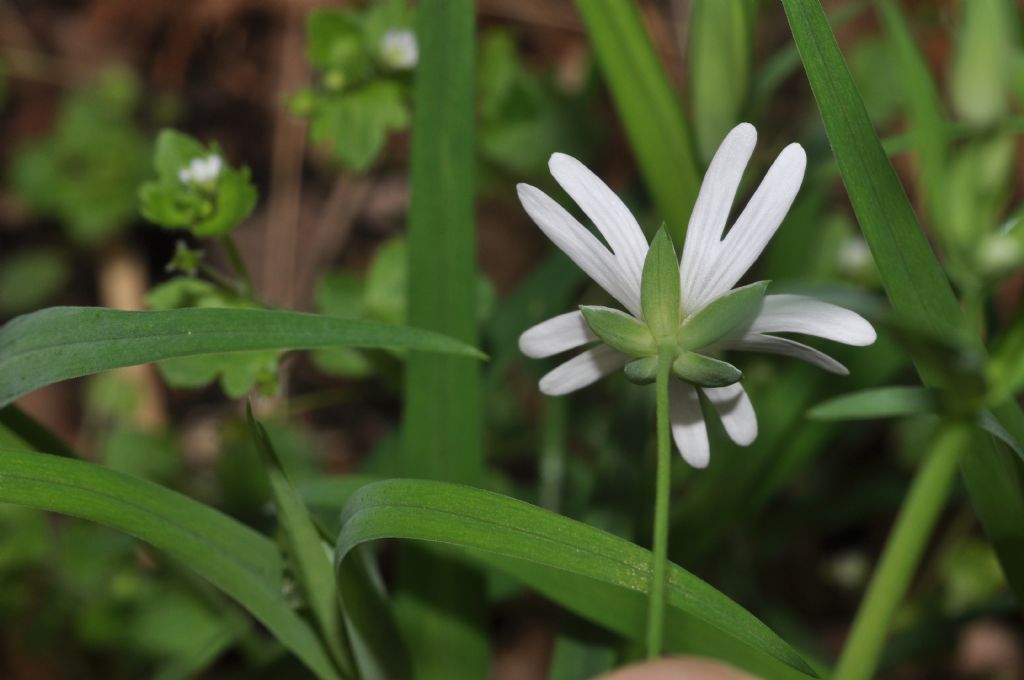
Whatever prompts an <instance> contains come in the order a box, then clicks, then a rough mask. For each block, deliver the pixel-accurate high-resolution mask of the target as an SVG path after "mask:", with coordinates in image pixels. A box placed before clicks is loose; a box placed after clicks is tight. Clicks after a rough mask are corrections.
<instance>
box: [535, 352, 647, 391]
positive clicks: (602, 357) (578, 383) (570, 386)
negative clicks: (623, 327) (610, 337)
mask: <svg viewBox="0 0 1024 680" xmlns="http://www.w3.org/2000/svg"><path fill="white" fill-rule="evenodd" d="M627 361H629V357H627V356H626V355H625V354H622V353H621V352H617V351H615V350H614V349H612V348H611V347H609V346H608V345H598V346H597V347H594V348H593V349H588V350H587V351H585V352H582V353H580V354H578V355H576V356H574V357H573V358H572V359H569V360H568V361H566V362H565V363H563V364H560V365H559V366H557V367H556V368H555V369H553V370H551V371H550V372H548V373H547V374H546V375H545V376H544V377H543V378H541V379H540V391H541V392H543V393H544V394H547V395H550V396H552V397H558V396H561V395H563V394H569V393H570V392H575V391H576V390H579V389H583V388H584V387H586V386H587V385H592V384H593V383H595V382H597V381H598V380H600V379H601V378H603V377H604V376H606V375H608V374H609V373H611V372H612V371H615V370H617V369H620V368H622V367H623V366H625V365H626V362H627Z"/></svg>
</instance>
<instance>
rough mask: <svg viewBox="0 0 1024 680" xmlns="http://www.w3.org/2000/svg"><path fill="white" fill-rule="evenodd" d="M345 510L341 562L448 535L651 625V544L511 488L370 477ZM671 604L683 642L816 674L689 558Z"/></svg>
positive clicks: (633, 627) (775, 669)
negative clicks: (398, 542)
mask: <svg viewBox="0 0 1024 680" xmlns="http://www.w3.org/2000/svg"><path fill="white" fill-rule="evenodd" d="M342 520H343V524H342V530H341V533H340V535H339V537H338V542H337V545H336V558H335V564H336V566H337V565H341V564H343V563H344V560H345V557H346V555H347V554H348V552H349V551H350V550H352V549H353V548H355V547H356V546H359V545H361V544H363V543H366V542H367V541H373V540H378V539H383V538H406V539H414V540H418V541H428V542H432V543H442V544H446V545H448V546H452V547H455V548H458V549H459V550H460V551H463V552H464V553H465V554H467V555H469V556H471V557H472V559H474V560H476V561H482V562H483V563H485V564H487V565H488V566H490V567H492V568H496V569H500V570H504V571H506V572H508V573H509V574H511V575H512V576H514V577H515V578H517V579H520V580H522V581H524V582H525V583H526V584H527V585H530V586H531V587H533V588H535V589H537V590H539V591H540V592H542V593H544V594H545V595H547V596H548V597H551V598H552V599H553V600H555V601H556V602H559V603H561V604H563V605H565V606H566V607H568V608H570V609H573V610H575V611H577V613H580V614H581V615H583V616H586V617H588V618H591V619H593V620H595V621H597V622H598V623H600V624H602V625H605V626H608V627H610V628H611V629H612V630H615V631H617V632H620V633H623V634H626V635H629V636H631V637H633V638H640V637H642V635H643V630H644V612H645V601H646V600H645V597H646V592H647V588H648V586H649V581H650V577H649V573H648V571H649V569H650V564H651V560H650V553H649V552H648V551H647V550H644V549H643V548H640V547H639V546H636V545H634V544H632V543H629V542H628V541H625V540H623V539H621V538H618V537H616V536H613V535H612V534H608V533H606V532H604V531H601V530H599V529H595V528H594V527H591V526H588V525H585V524H582V523H580V522H576V521H574V520H571V519H568V518H566V517H562V516H560V515H556V514H554V513H551V512H548V511H546V510H543V509H541V508H538V507H536V506H533V505H530V504H528V503H524V502H522V501H518V500H515V499H513V498H509V497H507V496H502V495H499V494H495V493H491V492H488V491H482V490H479V489H472V488H469V487H464V486H459V485H454V484H445V483H441V482H431V481H426V480H389V481H385V482H378V483H376V484H372V485H370V486H366V487H363V488H362V489H360V490H359V491H358V492H356V493H355V494H354V495H353V497H352V498H351V500H350V501H349V503H348V505H347V506H346V508H345V511H344V513H343V515H342ZM668 604H669V607H670V610H671V613H670V617H669V622H668V623H667V625H666V631H667V633H668V636H669V638H670V640H669V645H670V646H671V647H672V648H673V649H676V650H682V649H687V650H689V651H693V652H703V653H706V654H710V655H714V656H718V657H725V658H728V659H730V660H731V661H733V662H734V663H739V664H741V665H745V666H747V667H748V668H751V669H752V670H754V672H757V673H758V674H759V675H763V676H765V677H773V678H785V677H798V678H805V677H807V676H808V675H810V676H813V675H814V674H813V672H812V671H811V669H810V668H809V667H808V666H807V664H806V663H805V662H804V661H803V660H802V659H801V657H800V656H799V655H798V654H797V653H796V652H795V651H793V650H792V649H791V648H790V647H789V646H788V645H786V643H785V642H783V641H782V640H781V639H780V638H779V637H778V636H776V635H775V634H774V633H773V632H772V631H771V630H770V629H768V628H767V627H766V626H765V625H764V624H762V623H761V622H760V621H758V620H757V619H756V618H754V616H753V615H751V614H750V613H749V612H747V611H746V610H744V609H743V608H742V607H741V606H740V605H738V604H736V603H735V602H733V601H732V600H730V599H729V598H727V597H726V596H725V595H723V594H721V593H720V592H718V591H717V590H715V589H714V588H712V587H711V586H709V585H708V584H706V583H704V582H703V581H701V580H700V579H698V578H697V577H696V576H694V575H692V574H690V573H688V572H687V571H685V570H683V569H681V568H679V567H673V568H672V570H671V574H670V576H669V593H668Z"/></svg>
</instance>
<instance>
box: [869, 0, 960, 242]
mask: <svg viewBox="0 0 1024 680" xmlns="http://www.w3.org/2000/svg"><path fill="white" fill-rule="evenodd" d="M878 12H879V16H880V17H881V19H882V23H883V25H884V26H885V30H886V32H887V33H888V34H889V36H890V38H891V39H892V41H893V46H894V47H895V51H896V56H897V57H898V62H897V64H896V66H897V68H898V69H899V75H900V82H902V83H903V86H904V88H905V92H906V96H905V97H904V100H905V101H906V103H907V114H908V115H909V118H910V131H909V133H908V134H909V135H910V137H911V143H912V145H913V147H914V148H915V150H916V151H917V160H918V167H919V173H920V186H921V192H922V194H923V197H924V201H925V205H926V206H927V208H928V213H929V215H930V216H931V218H932V219H933V220H936V223H937V225H938V226H940V227H941V226H942V215H943V210H942V208H941V205H942V201H943V186H944V185H945V177H946V163H947V160H948V155H949V142H948V134H947V132H946V128H947V127H948V126H949V123H948V121H947V120H946V115H945V113H944V111H943V108H942V98H941V97H940V95H939V91H938V88H936V86H935V82H934V81H933V80H932V75H931V71H930V70H929V68H928V64H927V62H925V60H924V56H923V55H922V54H921V52H920V50H918V49H917V45H916V44H915V42H914V36H913V34H912V33H911V32H910V27H909V26H907V22H906V19H905V18H904V16H903V13H902V11H901V10H900V8H899V7H898V6H897V5H896V4H895V3H894V2H892V0H879V2H878Z"/></svg>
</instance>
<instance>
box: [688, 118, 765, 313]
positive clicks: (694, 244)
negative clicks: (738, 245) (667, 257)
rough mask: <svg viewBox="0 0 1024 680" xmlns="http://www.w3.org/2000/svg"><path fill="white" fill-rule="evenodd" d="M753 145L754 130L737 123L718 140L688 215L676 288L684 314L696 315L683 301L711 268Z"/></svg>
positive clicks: (693, 294) (749, 126) (755, 138)
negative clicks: (679, 292)
mask: <svg viewBox="0 0 1024 680" xmlns="http://www.w3.org/2000/svg"><path fill="white" fill-rule="evenodd" d="M756 144H757V130H755V129H754V126H753V125H751V124H750V123H740V124H739V125H737V126H736V127H734V128H733V129H732V130H731V131H730V132H729V134H728V135H726V136H725V139H724V140H722V143H721V145H720V146H719V147H718V151H716V152H715V156H714V158H712V159H711V164H710V165H709V166H708V171H707V173H705V175H704V181H703V182H702V183H701V185H700V193H699V194H698V195H697V202H696V203H695V204H694V206H693V212H692V213H691V214H690V224H689V227H688V228H687V230H686V241H685V242H684V244H683V256H682V261H681V263H680V272H679V273H680V280H679V284H680V287H681V291H682V300H683V312H684V313H691V312H694V311H696V310H695V309H690V308H689V307H688V306H687V304H688V303H687V301H688V300H691V299H694V298H695V297H696V296H697V294H698V293H699V292H700V291H699V289H700V282H701V281H702V280H704V279H705V278H706V277H707V275H708V273H709V272H710V271H712V268H713V267H714V266H715V260H716V258H717V257H718V251H719V249H720V246H721V240H722V233H723V232H724V231H725V225H726V222H727V221H728V220H729V212H730V211H731V210H732V204H733V201H735V200H736V191H737V190H738V189H739V186H740V180H742V179H743V171H744V170H745V169H746V167H747V163H748V162H750V156H751V154H752V153H753V152H754V146H755V145H756Z"/></svg>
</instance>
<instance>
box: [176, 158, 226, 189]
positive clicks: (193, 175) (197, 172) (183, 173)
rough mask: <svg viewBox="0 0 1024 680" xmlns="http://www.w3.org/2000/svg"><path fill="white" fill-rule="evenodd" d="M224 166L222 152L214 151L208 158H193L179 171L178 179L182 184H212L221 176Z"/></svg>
mask: <svg viewBox="0 0 1024 680" xmlns="http://www.w3.org/2000/svg"><path fill="white" fill-rule="evenodd" d="M223 168H224V159H223V158H221V157H220V154H215V153H212V154H210V155H209V156H207V157H206V158H193V159H192V161H191V162H190V163H189V164H188V165H187V166H186V167H184V168H182V169H181V170H179V171H178V179H179V180H180V181H181V183H182V184H212V183H213V182H214V181H216V179H217V178H218V177H219V176H220V171H221V170H222V169H223Z"/></svg>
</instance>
